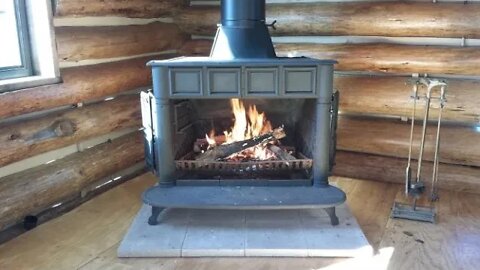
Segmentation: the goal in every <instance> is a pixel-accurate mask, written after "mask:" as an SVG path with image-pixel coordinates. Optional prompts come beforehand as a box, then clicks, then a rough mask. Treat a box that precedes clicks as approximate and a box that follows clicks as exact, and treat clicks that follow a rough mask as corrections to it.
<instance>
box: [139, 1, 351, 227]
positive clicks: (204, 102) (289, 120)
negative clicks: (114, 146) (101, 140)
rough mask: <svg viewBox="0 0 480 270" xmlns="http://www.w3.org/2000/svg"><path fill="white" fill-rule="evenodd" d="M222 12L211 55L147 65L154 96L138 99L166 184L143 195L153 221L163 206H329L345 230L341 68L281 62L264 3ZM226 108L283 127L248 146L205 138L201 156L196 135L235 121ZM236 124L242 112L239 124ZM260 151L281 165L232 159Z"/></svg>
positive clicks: (153, 163)
mask: <svg viewBox="0 0 480 270" xmlns="http://www.w3.org/2000/svg"><path fill="white" fill-rule="evenodd" d="M221 9H222V21H221V25H220V26H219V28H218V31H217V35H216V38H215V42H214V45H213V48H212V52H211V55H210V57H180V58H175V59H170V60H164V61H151V62H150V63H149V64H148V65H149V66H151V68H152V77H153V91H148V92H143V93H142V95H141V100H142V117H143V126H144V134H145V153H146V160H147V164H148V166H149V167H150V169H151V170H152V171H153V172H154V173H155V175H156V176H157V178H158V181H159V183H158V185H157V186H154V187H152V188H149V189H148V190H147V191H145V193H144V194H143V200H144V202H145V203H146V204H148V205H151V206H152V216H151V217H150V219H149V221H148V222H149V224H151V225H155V224H157V223H158V217H159V214H160V213H161V211H162V210H164V209H165V208H198V209H202V208H203V209H204V208H211V209H232V210H233V209H295V208H323V209H325V210H326V212H327V213H328V215H329V216H330V219H331V223H332V225H336V224H338V218H337V217H336V215H335V206H337V205H339V204H341V203H343V202H344V201H345V199H346V197H345V193H344V192H343V191H341V190H340V189H338V188H336V187H333V186H330V185H329V183H328V177H329V175H330V173H331V171H332V167H333V164H334V156H335V145H336V135H335V134H336V118H337V117H336V116H337V112H338V98H339V96H338V92H336V93H333V86H332V84H333V69H334V64H335V61H332V60H318V59H311V58H305V57H293V58H286V57H277V56H276V55H275V51H274V48H273V45H272V41H271V38H270V35H269V33H268V28H267V27H268V26H267V25H266V22H265V0H222V2H221ZM242 102H244V103H245V104H247V105H244V104H243V103H242ZM229 103H231V104H232V106H234V105H235V106H237V107H239V108H240V109H241V108H242V106H243V107H246V106H248V107H249V108H255V111H256V110H257V107H258V108H259V111H262V112H265V113H266V114H267V115H268V116H269V117H271V122H272V126H274V127H276V128H275V129H265V128H262V129H265V130H263V131H261V132H260V131H259V132H257V133H252V134H250V135H249V136H248V137H245V138H243V139H246V140H237V141H235V142H228V141H227V142H219V143H218V144H219V145H216V144H217V143H216V142H215V141H214V142H213V144H214V146H212V145H211V142H210V140H212V138H213V137H212V138H209V137H208V136H207V138H206V139H207V141H208V142H209V143H208V145H207V147H211V148H210V149H208V148H207V149H201V147H202V145H201V144H202V143H200V144H199V140H198V139H199V138H205V134H208V133H209V130H211V129H212V128H213V129H214V131H215V129H220V131H221V130H223V127H222V125H223V124H222V123H225V122H232V113H231V112H230V110H229V109H230V108H229ZM239 118H240V120H241V119H242V115H241V114H240V116H238V112H237V113H235V122H237V121H239ZM245 119H246V120H245V121H244V122H245V123H247V122H248V123H247V124H248V130H249V131H251V130H252V129H254V128H253V125H254V123H253V122H252V120H251V119H250V120H249V119H247V118H245ZM261 119H263V118H261ZM261 122H262V123H263V122H264V120H262V121H261ZM230 124H231V123H230ZM236 124H237V123H235V126H236ZM250 125H251V126H250ZM227 130H228V128H227ZM232 132H233V131H232ZM275 132H280V133H277V135H278V134H280V135H281V136H278V137H275V136H274V135H275V134H276V133H275ZM226 136H228V134H227V135H226ZM285 136H286V137H285ZM284 137H285V138H284ZM208 139H210V140H208ZM213 140H215V139H213ZM272 142H273V143H272ZM258 145H262V147H268V148H269V149H270V150H271V151H273V152H276V153H277V157H278V155H279V156H281V157H282V158H277V159H266V160H258V159H255V158H253V159H248V160H234V161H232V159H230V160H228V159H226V158H225V156H226V155H229V154H231V151H230V150H231V149H232V148H233V149H235V150H238V149H241V150H242V151H244V150H246V149H251V148H252V147H258ZM197 148H198V149H197ZM237 148H238V149H237ZM225 149H227V150H228V151H226V152H222V151H223V150H225ZM213 151H216V152H214V153H213V155H212V152H213ZM195 152H200V153H195ZM235 152H238V151H235ZM218 153H220V154H224V155H219V154H218ZM225 153H226V154H225ZM285 153H286V154H285ZM206 157H208V158H206Z"/></svg>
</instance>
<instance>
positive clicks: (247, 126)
mask: <svg viewBox="0 0 480 270" xmlns="http://www.w3.org/2000/svg"><path fill="white" fill-rule="evenodd" d="M230 105H231V107H232V112H233V115H234V122H233V127H232V128H231V129H230V131H228V130H225V131H224V132H223V134H224V135H225V143H224V144H230V143H233V142H239V141H244V140H248V139H252V138H254V137H256V136H260V135H263V134H266V133H268V132H271V131H272V125H271V123H270V121H268V120H267V117H266V115H265V113H263V112H259V111H258V110H257V106H255V105H253V106H248V108H247V109H246V108H245V105H244V104H243V102H242V101H241V100H239V99H231V100H230ZM205 136H206V139H207V142H208V144H209V145H210V146H215V145H216V144H217V142H216V140H215V132H214V131H212V132H210V134H206V135H205ZM274 156H275V155H274V154H273V153H272V152H271V151H268V149H267V147H266V146H265V145H258V146H255V147H251V148H249V149H246V150H244V151H242V152H240V153H238V154H235V155H233V156H231V157H229V159H230V160H242V159H249V158H253V159H258V160H267V159H270V158H273V157H274Z"/></svg>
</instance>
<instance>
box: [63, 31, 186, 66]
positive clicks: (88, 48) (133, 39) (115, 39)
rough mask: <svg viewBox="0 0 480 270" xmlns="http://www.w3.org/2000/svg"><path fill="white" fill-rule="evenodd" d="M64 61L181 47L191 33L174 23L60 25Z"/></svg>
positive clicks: (112, 56)
mask: <svg viewBox="0 0 480 270" xmlns="http://www.w3.org/2000/svg"><path fill="white" fill-rule="evenodd" d="M55 37H56V40H57V50H58V57H59V59H60V60H61V61H80V60H87V59H100V58H114V57H122V56H132V55H139V54H146V53H155V52H161V51H166V50H175V49H177V48H179V47H180V46H181V45H182V44H183V43H184V42H185V41H186V40H187V37H188V36H187V35H186V34H184V33H183V32H181V31H180V29H179V28H178V27H177V26H176V25H175V24H171V23H160V22H155V23H150V24H146V25H122V26H95V27H57V28H56V29H55Z"/></svg>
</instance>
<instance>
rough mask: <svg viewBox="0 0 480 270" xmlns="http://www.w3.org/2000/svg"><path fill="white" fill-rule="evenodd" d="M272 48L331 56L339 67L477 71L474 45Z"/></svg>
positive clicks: (387, 70) (478, 57)
mask: <svg viewBox="0 0 480 270" xmlns="http://www.w3.org/2000/svg"><path fill="white" fill-rule="evenodd" d="M276 49H277V52H278V54H279V55H280V56H287V55H291V56H308V57H313V58H318V59H335V60H337V61H338V65H336V70H339V71H364V72H365V71H366V72H382V73H404V74H405V73H407V74H412V73H419V74H424V73H428V74H454V75H480V50H479V49H478V47H447V46H411V45H396V44H347V45H330V44H329V45H324V44H322V45H320V44H277V45H276Z"/></svg>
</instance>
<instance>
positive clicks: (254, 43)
mask: <svg viewBox="0 0 480 270" xmlns="http://www.w3.org/2000/svg"><path fill="white" fill-rule="evenodd" d="M210 56H211V57H212V58H216V59H232V60H233V59H252V58H276V55H275V49H274V48H273V44H272V39H271V37H270V33H269V32H268V28H267V26H266V25H265V0H221V24H220V25H219V27H218V30H217V35H216V37H215V42H214V43H213V47H212V51H211V53H210Z"/></svg>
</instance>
